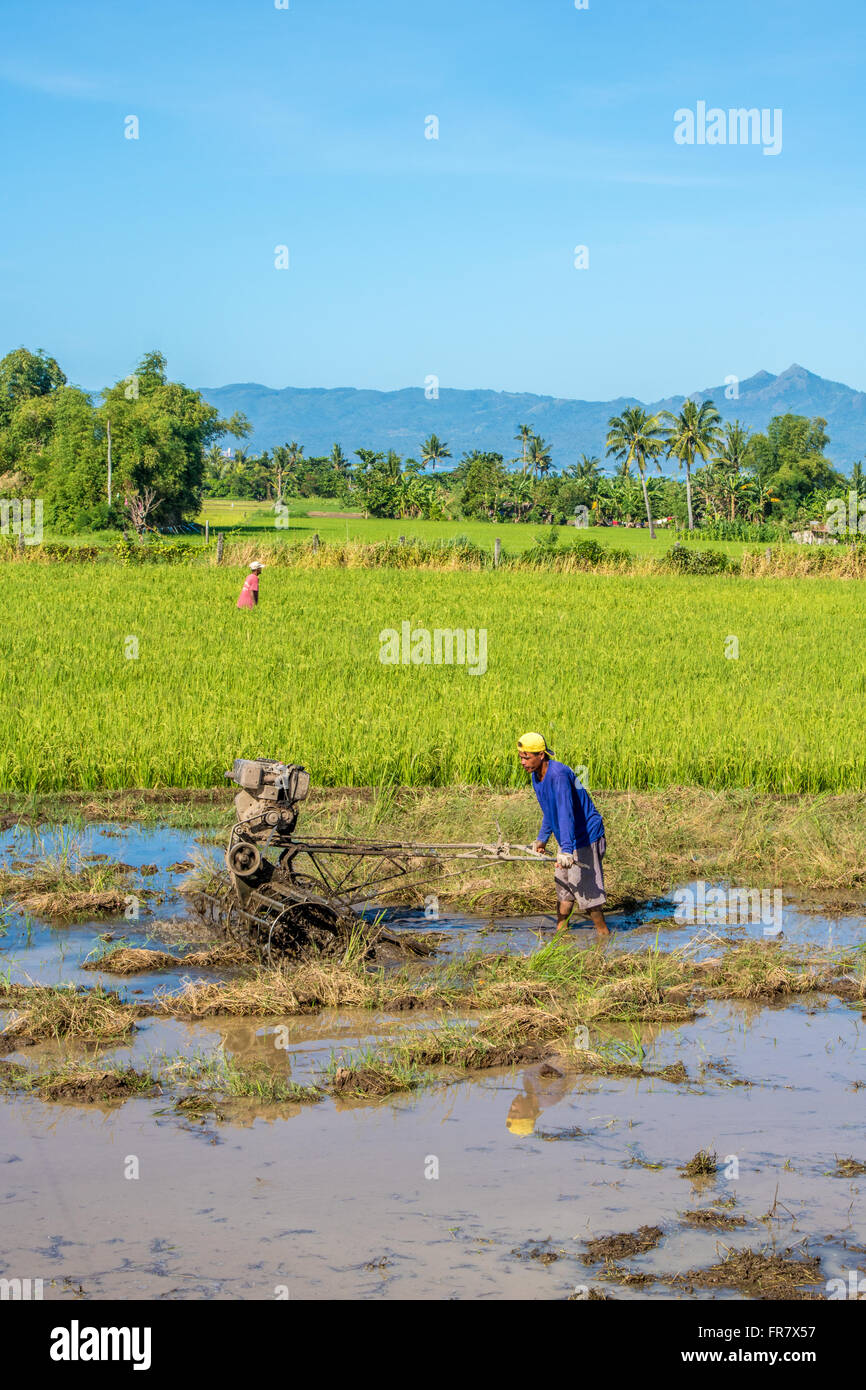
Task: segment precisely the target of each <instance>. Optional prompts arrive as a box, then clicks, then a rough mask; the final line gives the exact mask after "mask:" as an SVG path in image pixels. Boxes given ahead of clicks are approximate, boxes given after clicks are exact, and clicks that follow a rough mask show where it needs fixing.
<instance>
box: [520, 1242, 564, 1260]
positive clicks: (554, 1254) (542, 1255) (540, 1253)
mask: <svg viewBox="0 0 866 1390" xmlns="http://www.w3.org/2000/svg"><path fill="white" fill-rule="evenodd" d="M511 1253H512V1255H515V1256H516V1257H517V1259H518V1260H537V1261H538V1263H539V1264H541V1265H552V1264H554V1263H555V1261H556V1260H561V1259H562V1254H561V1253H560V1252H559V1251H557V1250H550V1249H549V1248H548V1249H545V1247H544V1246H543V1245H536V1246H533V1247H532V1248H531V1249H529V1250H512V1252H511Z"/></svg>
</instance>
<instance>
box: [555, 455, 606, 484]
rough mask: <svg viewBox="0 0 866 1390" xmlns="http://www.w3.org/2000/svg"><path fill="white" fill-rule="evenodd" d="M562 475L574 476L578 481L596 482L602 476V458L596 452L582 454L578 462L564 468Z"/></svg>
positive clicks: (565, 476)
mask: <svg viewBox="0 0 866 1390" xmlns="http://www.w3.org/2000/svg"><path fill="white" fill-rule="evenodd" d="M562 476H563V477H564V478H572V479H573V480H574V481H575V482H576V483H595V482H598V479H599V478H600V477H601V459H599V458H596V456H595V454H592V455H590V454H581V456H580V458H579V459H578V461H577V463H570V464H569V465H568V467H567V468H563V470H562Z"/></svg>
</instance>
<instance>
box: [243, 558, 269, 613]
mask: <svg viewBox="0 0 866 1390" xmlns="http://www.w3.org/2000/svg"><path fill="white" fill-rule="evenodd" d="M263 569H264V565H263V564H261V563H260V562H259V561H258V560H253V562H252V564H251V565H250V572H249V574H248V575H247V577H246V579H245V580H244V587H243V588H242V589H241V594H240V598H239V599H238V608H255V606H256V604H257V603H258V601H259V575H260V574H261V572H262V570H263Z"/></svg>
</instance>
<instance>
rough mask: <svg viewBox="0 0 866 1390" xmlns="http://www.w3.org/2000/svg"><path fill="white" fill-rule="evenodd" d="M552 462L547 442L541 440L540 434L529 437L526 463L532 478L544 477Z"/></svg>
mask: <svg viewBox="0 0 866 1390" xmlns="http://www.w3.org/2000/svg"><path fill="white" fill-rule="evenodd" d="M552 462H553V460H552V458H551V455H550V445H549V444H548V443H547V440H545V439H542V437H541V435H540V434H533V435H530V437H529V450H528V463H529V467H530V468H531V469H532V472H533V475H534V477H536V478H544V477H546V476H547V474H548V473H549V472H550V468H551V464H552Z"/></svg>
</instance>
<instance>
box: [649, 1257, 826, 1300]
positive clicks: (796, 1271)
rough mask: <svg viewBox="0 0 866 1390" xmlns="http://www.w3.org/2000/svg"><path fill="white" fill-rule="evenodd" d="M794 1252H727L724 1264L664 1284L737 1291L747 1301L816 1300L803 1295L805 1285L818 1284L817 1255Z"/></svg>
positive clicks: (819, 1273)
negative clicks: (753, 1299)
mask: <svg viewBox="0 0 866 1390" xmlns="http://www.w3.org/2000/svg"><path fill="white" fill-rule="evenodd" d="M794 1253H795V1252H794V1250H792V1249H788V1250H786V1251H784V1253H783V1254H781V1255H776V1254H771V1253H769V1252H767V1251H765V1250H729V1251H728V1253H727V1255H726V1256H725V1258H724V1260H721V1261H720V1262H719V1263H718V1264H715V1265H710V1266H709V1267H708V1268H707V1269H692V1270H689V1271H688V1272H687V1273H686V1274H674V1275H669V1276H667V1279H666V1282H667V1283H670V1284H673V1285H675V1286H677V1287H686V1288H688V1289H714V1288H719V1289H721V1288H726V1289H739V1290H740V1292H741V1293H745V1294H747V1295H748V1296H749V1297H750V1298H758V1299H784V1298H796V1299H804V1298H805V1299H812V1298H814V1299H818V1298H821V1297H822V1295H821V1294H818V1293H804V1292H803V1289H804V1288H805V1287H806V1286H808V1285H814V1284H818V1283H821V1282H822V1275H821V1260H820V1257H819V1256H817V1255H806V1254H803V1253H802V1252H801V1253H800V1254H799V1256H798V1257H797V1258H792V1257H793V1256H794Z"/></svg>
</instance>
